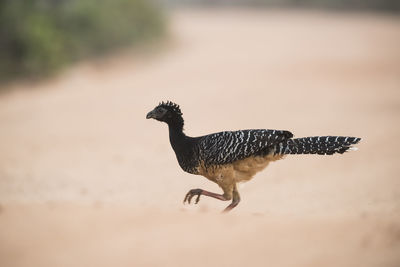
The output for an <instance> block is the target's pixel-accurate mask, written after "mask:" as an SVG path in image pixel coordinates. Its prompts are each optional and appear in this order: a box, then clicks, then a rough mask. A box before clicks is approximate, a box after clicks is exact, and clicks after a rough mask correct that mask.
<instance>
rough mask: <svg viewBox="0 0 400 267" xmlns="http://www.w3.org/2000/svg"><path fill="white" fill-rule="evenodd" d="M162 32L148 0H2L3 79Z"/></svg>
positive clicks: (0, 52)
mask: <svg viewBox="0 0 400 267" xmlns="http://www.w3.org/2000/svg"><path fill="white" fill-rule="evenodd" d="M162 32H163V19H162V16H161V12H160V10H158V9H157V8H156V7H155V6H154V5H152V4H151V3H150V2H149V1H148V0H0V80H4V79H9V78H13V77H16V76H19V75H26V74H28V75H44V74H49V73H52V72H54V71H56V70H58V69H60V67H62V66H64V65H66V64H68V63H70V62H72V61H75V60H77V59H80V58H82V57H86V56H92V55H95V54H101V53H105V52H108V51H110V50H112V49H114V48H118V47H121V46H125V45H129V44H133V43H137V42H139V41H143V40H146V39H149V38H151V37H153V36H157V35H159V34H160V33H162Z"/></svg>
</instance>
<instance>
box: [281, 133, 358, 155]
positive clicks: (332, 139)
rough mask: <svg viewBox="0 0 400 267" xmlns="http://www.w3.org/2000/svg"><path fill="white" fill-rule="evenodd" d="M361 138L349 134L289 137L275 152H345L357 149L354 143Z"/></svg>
mask: <svg viewBox="0 0 400 267" xmlns="http://www.w3.org/2000/svg"><path fill="white" fill-rule="evenodd" d="M360 140H361V138H358V137H348V136H313V137H303V138H295V139H288V140H286V141H285V142H282V143H280V144H278V145H277V146H276V148H275V154H279V155H285V154H319V155H332V154H334V153H340V154H343V153H344V152H346V151H347V150H356V149H357V148H356V147H353V146H352V145H355V144H357V143H358V142H359V141H360Z"/></svg>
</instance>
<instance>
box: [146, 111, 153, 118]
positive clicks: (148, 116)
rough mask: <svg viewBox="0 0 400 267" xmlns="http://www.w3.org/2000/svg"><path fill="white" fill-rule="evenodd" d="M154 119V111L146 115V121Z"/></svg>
mask: <svg viewBox="0 0 400 267" xmlns="http://www.w3.org/2000/svg"><path fill="white" fill-rule="evenodd" d="M154 118H155V113H154V110H152V111H150V112H149V113H147V115H146V119H154Z"/></svg>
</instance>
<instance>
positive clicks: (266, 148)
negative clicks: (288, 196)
mask: <svg viewBox="0 0 400 267" xmlns="http://www.w3.org/2000/svg"><path fill="white" fill-rule="evenodd" d="M182 115H183V113H182V111H181V109H180V107H179V105H178V104H176V103H174V102H171V101H166V102H160V103H159V105H157V106H156V107H155V108H154V109H153V110H151V111H150V112H148V113H147V115H146V119H155V120H157V121H160V122H164V123H166V124H167V125H168V129H169V141H170V144H171V146H172V149H173V150H174V152H175V155H176V158H177V160H178V163H179V165H180V167H181V168H182V169H183V170H184V171H185V172H188V173H190V174H195V175H201V176H204V177H206V178H207V179H209V180H210V181H212V182H215V183H216V184H217V185H218V186H219V187H220V188H221V189H222V191H223V193H222V194H218V193H213V192H210V191H207V190H204V189H200V188H196V189H191V190H189V192H188V193H187V194H186V195H185V197H184V200H183V203H186V202H187V203H189V204H190V203H191V200H192V198H193V197H195V201H194V203H195V204H197V203H198V202H199V200H200V196H201V195H203V196H207V197H212V198H215V199H219V200H222V201H231V203H230V204H229V205H228V206H227V207H226V208H225V209H224V210H223V212H228V211H230V210H232V209H233V208H235V207H236V206H237V205H238V204H239V202H240V195H239V192H238V188H237V187H238V186H237V184H238V183H240V182H246V181H249V180H250V179H252V178H253V177H254V175H255V174H256V173H258V172H260V171H261V170H263V169H265V168H266V167H267V166H268V164H269V163H270V162H273V161H277V160H280V159H282V158H284V157H285V156H286V155H289V154H319V155H332V154H335V153H339V154H343V153H344V152H346V151H349V150H357V148H356V147H354V146H353V145H355V144H357V143H358V142H359V141H360V140H361V138H358V137H349V136H312V137H303V138H293V137H294V136H293V134H292V133H291V132H290V131H286V130H269V129H248V130H238V131H223V132H217V133H212V134H208V135H204V136H199V137H190V136H187V135H186V134H185V133H184V132H183V126H184V119H183V116H182Z"/></svg>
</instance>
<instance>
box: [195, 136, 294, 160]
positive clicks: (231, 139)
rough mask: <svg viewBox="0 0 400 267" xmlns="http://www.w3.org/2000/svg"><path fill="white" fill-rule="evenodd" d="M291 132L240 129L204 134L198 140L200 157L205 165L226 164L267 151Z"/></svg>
mask: <svg viewBox="0 0 400 267" xmlns="http://www.w3.org/2000/svg"><path fill="white" fill-rule="evenodd" d="M292 137H293V134H292V133H291V132H288V131H278V130H265V129H259V130H241V131H232V132H219V133H214V134H210V135H206V136H203V137H201V138H200V140H199V154H200V158H201V159H202V160H203V162H204V163H205V164H206V165H213V164H218V165H220V164H227V163H232V162H234V161H236V160H240V159H244V158H247V157H249V156H251V155H259V154H262V153H263V152H267V151H268V148H270V147H272V146H274V145H276V144H279V143H280V142H282V141H285V140H287V139H290V138H292Z"/></svg>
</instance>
